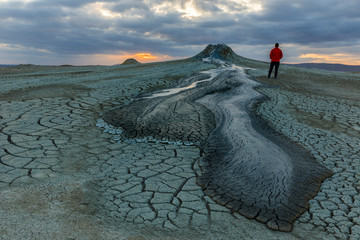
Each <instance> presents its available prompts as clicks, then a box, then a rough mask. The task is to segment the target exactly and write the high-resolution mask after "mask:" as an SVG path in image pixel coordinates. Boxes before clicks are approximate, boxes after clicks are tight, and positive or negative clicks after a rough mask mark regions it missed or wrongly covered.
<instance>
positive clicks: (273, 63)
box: [268, 62, 280, 78]
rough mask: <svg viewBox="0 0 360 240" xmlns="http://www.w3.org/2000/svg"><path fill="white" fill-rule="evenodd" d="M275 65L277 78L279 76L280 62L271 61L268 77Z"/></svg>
mask: <svg viewBox="0 0 360 240" xmlns="http://www.w3.org/2000/svg"><path fill="white" fill-rule="evenodd" d="M274 66H275V78H276V77H277V73H278V69H279V66H280V62H271V63H270V69H269V74H268V78H270V76H271V72H272V70H273V68H274Z"/></svg>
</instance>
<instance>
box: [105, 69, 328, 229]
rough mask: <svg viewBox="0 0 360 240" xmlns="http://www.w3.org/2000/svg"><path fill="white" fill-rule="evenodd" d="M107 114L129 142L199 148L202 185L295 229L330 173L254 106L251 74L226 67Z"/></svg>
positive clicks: (252, 213)
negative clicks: (294, 223) (261, 116)
mask: <svg viewBox="0 0 360 240" xmlns="http://www.w3.org/2000/svg"><path fill="white" fill-rule="evenodd" d="M181 82H182V84H185V85H181V84H180V86H179V87H177V88H174V89H170V90H168V91H165V92H161V93H155V94H153V95H151V96H150V97H149V96H147V97H142V98H139V99H137V100H135V101H133V102H131V103H130V104H128V105H125V106H121V107H119V108H118V109H115V110H112V111H109V112H107V113H106V114H104V116H102V119H103V120H104V121H105V122H106V123H107V124H108V125H110V126H112V128H117V129H121V132H122V140H126V139H136V141H144V142H146V141H161V142H163V143H174V142H181V143H184V144H186V145H191V144H194V145H198V146H199V147H200V148H201V149H202V151H203V152H204V155H203V156H202V159H201V161H200V162H201V163H202V164H201V169H202V172H201V173H200V174H199V176H198V179H197V182H198V184H199V185H200V186H201V187H202V188H203V190H204V192H205V193H206V194H207V195H209V196H211V197H212V198H213V199H214V200H215V201H216V202H218V203H219V204H221V205H224V206H226V207H227V208H229V209H231V210H232V211H234V212H239V213H240V214H242V215H244V216H246V217H248V218H254V219H256V220H258V221H259V222H262V223H265V224H266V225H267V226H268V227H269V228H271V229H274V230H281V231H290V230H291V229H292V223H293V221H294V220H295V219H296V218H297V217H299V216H300V215H301V214H302V213H303V212H304V211H305V210H306V209H307V208H308V206H309V204H308V200H309V199H310V198H312V197H314V196H315V195H316V193H317V191H318V189H319V187H320V184H321V182H322V181H323V180H324V179H325V178H326V177H328V176H330V175H331V172H330V171H329V170H328V169H326V168H325V167H323V166H322V165H320V164H318V163H317V162H316V161H315V160H314V159H313V158H312V157H311V156H310V155H309V154H308V153H307V151H306V150H305V149H302V148H301V147H300V146H298V145H296V144H295V143H292V142H290V141H289V140H288V139H286V138H285V137H284V136H281V135H279V134H278V133H276V132H274V131H273V130H271V128H269V126H268V125H267V124H266V122H264V121H263V120H261V119H259V118H258V117H257V116H256V115H255V114H254V112H252V111H251V110H250V109H251V108H252V107H253V106H254V105H255V104H256V103H258V102H260V101H261V100H262V95H261V94H259V93H258V92H257V91H256V90H255V89H254V88H256V87H258V86H259V85H260V84H259V83H257V82H256V81H253V80H251V79H250V78H249V77H248V76H247V75H246V74H245V72H244V69H243V68H241V67H237V66H224V67H221V68H217V69H214V70H210V71H207V72H200V73H198V74H195V75H192V76H190V77H188V78H185V79H182V80H181Z"/></svg>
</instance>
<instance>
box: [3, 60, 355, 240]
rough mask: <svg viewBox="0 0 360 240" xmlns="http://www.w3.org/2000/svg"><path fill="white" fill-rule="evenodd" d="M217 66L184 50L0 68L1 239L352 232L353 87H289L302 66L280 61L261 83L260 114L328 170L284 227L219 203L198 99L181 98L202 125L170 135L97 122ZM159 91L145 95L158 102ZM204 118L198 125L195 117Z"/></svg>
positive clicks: (333, 235) (205, 113) (348, 235)
mask: <svg viewBox="0 0 360 240" xmlns="http://www.w3.org/2000/svg"><path fill="white" fill-rule="evenodd" d="M241 65H245V66H249V67H254V66H255V67H256V68H259V69H260V70H251V71H250V72H252V74H254V75H255V76H259V75H261V76H262V75H264V76H265V75H266V71H267V67H268V66H267V65H266V66H262V65H261V64H258V63H253V62H251V61H248V60H242V62H241ZM215 67H216V66H214V65H209V64H202V63H201V62H194V61H187V60H183V61H176V62H170V63H160V64H149V65H141V66H136V67H133V66H126V67H116V66H114V67H100V66H98V67H96V66H91V67H41V66H33V67H23V68H21V67H17V68H13V69H7V71H6V72H5V73H2V74H1V75H0V81H1V92H0V124H1V125H0V145H1V149H0V172H1V177H0V193H1V194H0V202H1V204H0V222H1V223H0V239H222V238H226V239H239V238H242V239H264V237H265V238H267V239H286V240H288V239H359V237H360V228H359V224H360V222H359V216H360V211H359V209H360V198H359V196H360V194H359V193H360V188H359V186H360V185H359V184H360V183H359V181H358V179H359V177H360V176H359V174H358V173H359V172H360V165H359V161H360V160H359V150H358V149H359V147H360V146H359V142H358V141H357V140H358V138H359V124H358V119H359V112H360V106H359V104H358V100H357V99H351V98H353V97H354V96H359V93H358V92H355V91H351V90H352V89H357V88H355V87H352V88H349V89H347V91H346V94H345V95H342V96H340V97H339V96H335V97H331V96H329V95H321V96H320V95H316V94H313V92H314V91H315V90H314V89H310V90H311V91H310V90H309V91H308V90H306V91H305V90H302V92H300V93H297V94H295V93H294V92H290V91H287V90H286V87H287V86H289V85H291V83H292V82H295V83H298V82H296V81H295V80H294V78H291V77H289V79H290V80H289V82H287V81H286V78H288V76H287V75H286V74H285V73H287V72H295V73H296V74H297V76H296V77H298V76H299V73H298V72H296V71H295V70H294V69H293V68H291V69H290V68H289V70H286V69H287V68H285V67H283V68H281V69H280V76H282V77H283V79H284V80H282V81H283V82H284V86H285V89H279V88H262V89H261V91H262V93H263V94H265V95H268V96H270V101H267V102H264V103H262V104H260V105H259V107H258V108H257V113H258V114H259V115H260V116H262V118H264V119H266V120H267V121H268V122H269V123H270V124H271V126H272V127H273V128H275V129H276V130H277V131H278V132H281V133H282V134H284V135H286V136H288V137H289V138H290V139H292V140H293V141H295V142H297V143H299V144H301V145H303V146H304V147H305V148H306V149H308V150H309V151H310V153H311V155H312V156H313V157H314V158H315V159H316V160H317V161H318V162H320V163H321V164H323V165H324V166H326V167H328V168H329V169H330V170H332V171H333V172H334V175H333V176H332V177H330V178H328V179H326V180H325V181H324V183H323V184H322V185H321V188H320V191H319V193H318V194H317V195H316V196H315V197H314V198H313V199H311V200H310V201H309V204H310V206H309V209H308V210H306V211H305V212H304V213H303V214H302V215H301V216H300V217H299V218H298V219H297V220H295V221H294V227H293V230H292V231H291V232H289V233H285V232H279V231H272V230H270V229H268V228H266V227H265V225H264V224H260V223H258V222H256V221H252V220H248V219H247V218H245V217H243V216H241V215H240V214H238V213H237V212H234V211H232V210H231V209H229V208H228V207H224V206H222V205H220V204H218V203H216V202H215V201H214V200H213V199H212V198H210V197H209V196H207V195H206V194H205V193H204V191H203V189H202V188H201V187H200V186H199V185H198V184H197V183H196V179H197V178H198V177H199V176H206V169H207V168H206V165H205V164H206V161H204V159H205V158H204V156H205V157H206V156H207V155H203V152H202V151H201V150H200V149H199V148H198V147H197V144H203V143H204V142H198V143H197V142H193V141H195V139H196V138H199V139H200V141H204V140H203V139H204V136H205V135H206V134H209V132H210V134H211V131H210V129H212V128H213V127H214V126H215V123H216V118H213V117H214V116H216V114H215V115H213V116H212V117H210V115H212V113H211V111H210V110H211V109H210V110H209V109H207V108H205V107H203V106H202V105H201V104H200V103H198V102H195V103H191V104H187V103H186V104H184V106H179V105H178V106H176V109H183V110H185V109H186V111H189V115H188V118H191V119H194V121H192V123H191V124H192V127H193V128H196V130H197V131H196V134H195V133H194V134H190V133H189V132H187V133H185V134H183V135H181V136H183V137H180V136H176V134H175V132H174V140H171V139H163V140H160V141H156V140H154V139H144V138H141V139H136V138H135V139H132V140H131V141H124V140H125V139H121V137H118V136H116V135H115V136H114V135H111V134H108V132H113V130H114V133H117V132H116V131H115V129H108V130H107V131H106V132H103V131H102V129H100V128H97V127H96V126H95V125H96V121H97V119H98V118H99V113H101V112H108V111H110V110H111V109H115V108H117V107H118V106H124V105H127V104H128V103H130V102H131V101H132V99H134V98H135V97H136V96H139V94H140V93H141V95H140V96H141V97H146V96H149V94H145V93H146V92H152V91H154V90H158V89H159V88H165V87H166V88H169V87H171V86H174V84H173V83H174V82H177V81H178V80H179V79H188V77H190V78H191V77H194V76H195V77H196V76H200V75H201V76H200V79H205V78H206V77H207V76H206V74H205V75H204V74H199V72H202V71H205V70H209V69H210V68H215ZM261 69H263V70H261ZM281 70H283V71H284V72H281ZM285 70H286V71H285ZM262 71H263V72H262ZM139 72H141V74H139ZM304 74H305V73H304ZM314 74H315V75H316V73H315V72H310V73H309V74H308V75H306V77H309V76H312V75H314ZM186 76H188V77H186ZM316 76H317V77H318V76H319V75H316ZM350 77H352V76H350ZM259 79H261V78H259ZM295 79H296V78H295ZM261 80H262V81H264V80H263V79H261ZM345 82H346V81H345ZM328 83H329V80H328V78H327V79H326V84H328ZM319 84H320V83H319ZM320 85H321V84H320ZM45 86H46V87H45ZM205 86H206V82H205V83H202V84H199V85H198V87H199V88H202V87H204V88H205ZM231 86H232V87H234V86H238V85H237V84H235V85H234V84H232V85H231ZM321 86H323V85H321ZM342 86H344V85H342ZM351 86H354V85H351ZM319 89H323V88H319ZM223 90H226V89H223ZM189 91H190V90H189ZM309 92H310V93H309ZM337 92H338V91H337ZM344 92H345V91H344ZM189 93H190V92H189ZM334 93H335V92H332V93H331V94H330V95H334ZM218 94H219V95H221V93H216V94H215V96H216V95H218ZM200 95H201V94H200ZM200 95H199V96H200ZM196 97H198V96H196ZM185 99H186V98H185ZM185 99H184V100H181V103H185V102H186V101H185ZM194 99H195V98H194ZM179 100H180V99H179ZM156 101H158V100H156V98H155V99H153V100H151V102H152V104H154V106H155V105H156V103H155V102H156ZM165 102H167V101H165ZM159 104H160V103H159ZM167 104H170V102H167ZM219 104H222V103H221V102H219ZM149 106H150V105H149ZM168 106H174V105H171V104H170V105H168ZM190 113H191V114H190ZM199 113H201V114H202V115H201V114H199ZM181 117H183V118H182V119H183V120H181V121H184V119H186V118H185V117H184V116H179V118H181ZM199 117H200V121H201V122H202V123H201V124H202V125H201V124H200V123H197V121H195V119H196V120H198V118H199ZM210 118H211V119H213V120H210ZM205 120H207V121H209V122H208V123H207V124H203V122H204V121H205ZM181 121H179V122H180V125H181V124H183V123H182V122H181ZM258 124H260V125H261V124H262V123H261V122H260V123H258ZM173 127H175V128H176V125H174V126H173ZM255 127H256V126H255ZM178 128H179V129H180V128H181V127H178ZM257 130H259V129H257ZM136 134H138V133H136ZM158 134H159V135H158V136H159V137H163V136H165V135H162V134H163V133H158ZM262 134H265V135H266V134H269V133H266V132H262ZM270 135H271V134H270ZM143 136H145V134H144V135H143ZM270 137H271V136H270ZM175 139H181V140H182V142H178V141H177V140H176V141H175ZM274 139H275V141H276V137H274ZM119 140H122V141H121V142H119ZM162 143H167V144H162ZM279 144H283V143H279ZM188 145H193V146H188ZM284 146H288V145H284ZM290 151H292V150H290ZM200 156H203V157H200ZM217 201H218V200H217ZM219 202H220V201H219ZM220 203H221V202H220ZM15 226H16V227H15Z"/></svg>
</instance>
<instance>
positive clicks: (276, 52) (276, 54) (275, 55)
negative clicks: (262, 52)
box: [268, 43, 283, 79]
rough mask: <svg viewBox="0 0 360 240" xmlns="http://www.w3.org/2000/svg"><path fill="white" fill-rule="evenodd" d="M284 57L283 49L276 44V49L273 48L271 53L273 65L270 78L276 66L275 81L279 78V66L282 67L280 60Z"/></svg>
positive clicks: (271, 64)
mask: <svg viewBox="0 0 360 240" xmlns="http://www.w3.org/2000/svg"><path fill="white" fill-rule="evenodd" d="M282 57H283V53H282V51H281V49H280V48H279V43H275V48H273V49H272V50H271V52H270V59H271V63H270V69H269V74H268V78H270V76H271V72H272V70H273V68H274V66H275V76H274V79H276V78H277V74H278V70H279V66H280V59H281V58H282Z"/></svg>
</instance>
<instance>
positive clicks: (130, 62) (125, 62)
mask: <svg viewBox="0 0 360 240" xmlns="http://www.w3.org/2000/svg"><path fill="white" fill-rule="evenodd" d="M133 64H141V63H140V62H138V61H137V60H136V59H133V58H129V59H126V60H125V61H124V62H123V63H122V64H121V65H133Z"/></svg>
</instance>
